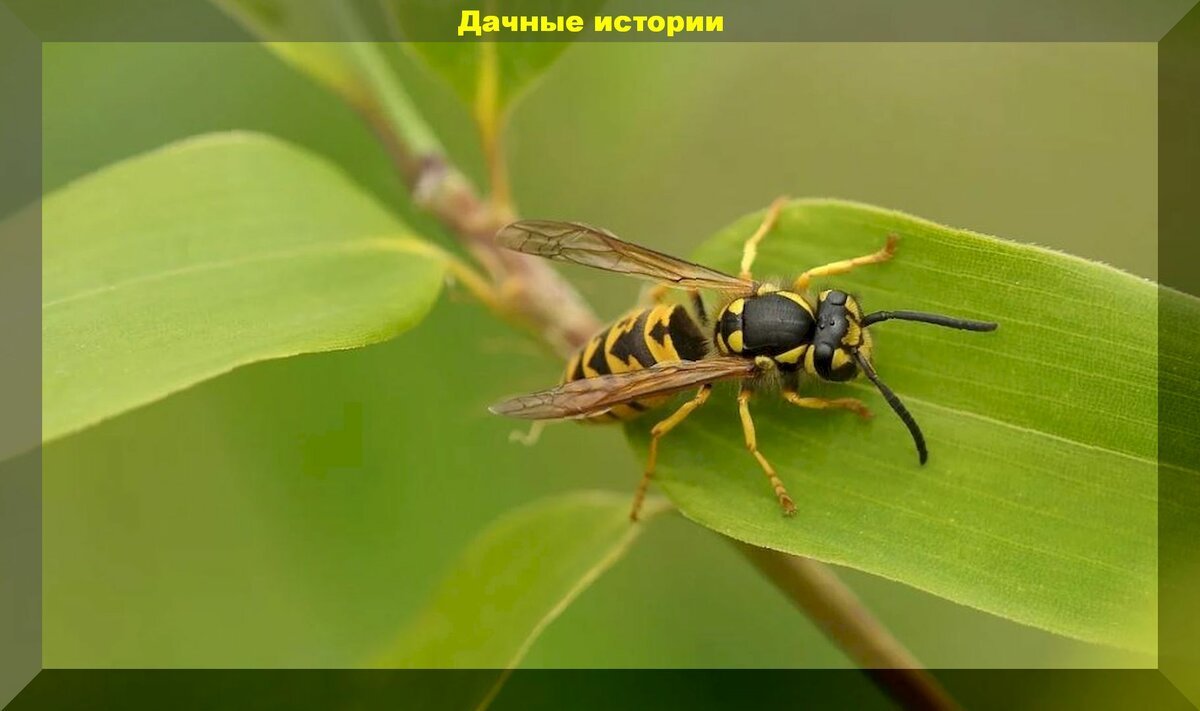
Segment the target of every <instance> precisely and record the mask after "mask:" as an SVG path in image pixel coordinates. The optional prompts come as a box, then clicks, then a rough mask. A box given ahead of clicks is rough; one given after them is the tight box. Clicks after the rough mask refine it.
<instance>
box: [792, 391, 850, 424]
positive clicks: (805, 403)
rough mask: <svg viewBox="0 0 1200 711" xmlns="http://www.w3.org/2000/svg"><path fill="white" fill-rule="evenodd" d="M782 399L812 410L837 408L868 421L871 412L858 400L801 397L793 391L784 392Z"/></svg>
mask: <svg viewBox="0 0 1200 711" xmlns="http://www.w3.org/2000/svg"><path fill="white" fill-rule="evenodd" d="M783 399H784V400H787V401H788V402H790V403H792V404H793V405H797V406H799V407H807V408H811V409H813V410H828V409H830V408H838V409H842V410H850V411H852V412H854V413H855V414H857V415H858V416H859V417H861V418H863V419H864V420H865V419H869V418H870V417H871V410H870V409H868V408H867V405H866V403H864V402H863V401H862V400H859V399H858V398H853V397H839V398H833V399H829V398H823V397H801V396H800V394H799V393H797V392H795V391H793V390H784V391H783Z"/></svg>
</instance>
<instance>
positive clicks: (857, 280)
mask: <svg viewBox="0 0 1200 711" xmlns="http://www.w3.org/2000/svg"><path fill="white" fill-rule="evenodd" d="M760 218H761V216H760V215H753V216H748V217H747V218H745V219H743V220H741V221H739V222H738V223H736V224H735V225H733V226H731V227H730V228H729V229H727V230H724V231H722V232H721V233H719V234H718V235H717V236H716V237H715V238H714V239H712V240H710V241H709V242H707V243H706V244H705V245H704V246H703V247H702V248H701V249H700V250H699V252H698V254H697V255H696V256H697V257H698V261H700V262H701V263H703V264H707V265H711V266H714V267H717V268H721V267H725V268H732V267H733V266H734V265H736V264H737V261H738V258H739V257H740V246H741V241H742V240H744V239H745V237H747V236H748V235H749V234H751V232H752V231H753V229H754V227H755V226H756V225H757V222H758V220H759V219H760ZM890 232H895V233H898V234H900V235H901V237H902V240H901V243H900V247H899V252H898V255H897V258H896V259H895V260H894V261H893V262H890V263H888V264H885V265H879V266H872V267H867V268H863V269H860V270H859V271H856V272H854V273H853V274H851V275H847V276H846V277H842V278H839V279H836V280H829V281H828V283H824V282H822V283H818V284H816V285H814V290H819V289H822V288H826V287H827V286H833V285H838V286H840V287H845V288H849V289H850V290H851V291H853V292H855V293H856V294H858V295H859V296H860V298H861V299H862V300H863V303H864V305H865V306H864V307H865V308H866V309H867V310H868V311H871V310H874V309H916V310H931V311H939V312H944V313H949V314H952V315H955V316H961V317H965V318H977V319H984V320H993V321H998V322H999V323H1000V329H999V330H998V331H997V332H995V333H990V334H973V333H963V332H958V331H950V330H940V329H936V328H933V327H929V326H925V325H921V324H899V323H897V324H891V323H889V324H887V326H881V327H878V328H875V329H873V333H874V334H875V338H876V343H877V348H876V353H877V366H878V369H879V372H880V375H881V376H882V378H883V379H884V381H885V382H887V383H888V384H889V385H890V386H891V387H892V388H893V389H894V390H896V392H897V393H898V394H899V395H900V397H901V398H902V399H903V400H905V402H906V403H907V404H908V405H909V408H910V409H911V410H912V411H913V413H914V414H915V415H916V417H917V419H918V420H919V421H920V422H921V423H922V426H923V428H924V430H925V433H926V436H927V438H928V440H929V446H930V452H931V455H930V461H929V464H928V465H927V466H926V467H924V468H922V467H919V466H918V465H917V463H916V461H915V457H914V455H913V454H912V445H911V442H910V441H909V440H908V436H907V434H906V433H905V431H904V429H903V427H902V426H901V424H900V423H899V422H898V421H897V420H895V418H894V417H893V416H892V414H891V413H890V411H889V410H888V409H887V407H886V405H884V404H883V403H882V401H881V399H880V398H879V397H878V395H877V393H876V392H875V391H874V390H873V389H872V388H871V387H870V385H869V384H865V383H863V382H859V381H856V382H855V383H853V384H848V385H844V386H832V385H826V384H817V385H811V384H806V385H805V386H804V387H805V388H806V389H811V390H814V391H816V392H818V393H830V394H837V395H853V396H856V397H861V398H862V399H864V400H866V401H867V403H868V404H869V405H870V406H871V407H872V408H873V409H874V410H875V412H876V413H877V416H876V418H875V419H874V420H873V421H872V422H870V423H860V422H856V421H854V420H855V419H856V418H852V417H849V416H846V415H839V414H818V413H806V412H802V411H798V410H797V409H796V408H791V407H790V406H789V405H787V404H784V403H781V402H779V401H777V400H776V399H775V398H771V397H766V396H762V397H759V398H757V399H756V400H755V402H754V405H753V411H754V413H755V421H756V423H757V424H758V430H759V431H758V441H759V444H760V446H761V448H762V450H763V452H764V453H765V455H766V456H767V457H768V459H770V460H771V461H772V463H773V464H774V465H775V467H776V469H778V470H779V472H780V476H781V477H782V478H783V480H784V482H785V483H786V484H788V486H789V489H790V490H791V493H792V495H793V498H794V499H796V501H797V505H798V507H799V509H800V510H799V512H798V514H797V516H796V517H795V518H794V519H783V518H782V517H781V516H780V515H779V511H778V508H777V506H776V502H775V500H774V497H773V496H772V495H771V493H770V489H769V488H768V487H767V486H766V484H765V482H764V481H762V474H761V472H760V471H759V470H758V469H757V466H756V465H755V463H754V462H753V460H752V459H750V458H749V457H748V455H747V454H746V452H745V447H744V444H743V442H742V435H741V430H740V428H739V427H738V426H737V424H736V420H735V418H734V416H733V415H732V412H733V406H732V404H731V403H729V402H727V401H726V400H725V399H724V398H720V397H714V399H713V400H714V401H713V402H712V403H710V405H709V406H708V407H706V408H705V409H704V410H702V411H700V412H698V413H697V414H696V415H693V417H692V418H689V420H688V421H687V422H685V423H684V424H683V425H681V426H680V427H679V428H678V429H677V430H676V431H674V432H672V434H671V437H670V438H669V439H668V440H667V441H665V442H664V445H663V447H662V450H661V454H660V458H659V462H660V464H659V477H658V479H659V482H660V484H661V485H662V487H663V489H664V491H665V492H666V493H667V494H668V496H669V497H670V498H671V499H672V500H673V501H674V503H675V504H676V505H677V506H678V507H679V508H680V510H681V512H682V513H684V514H685V515H686V516H688V517H689V518H692V519H693V520H695V521H697V522H699V523H701V524H703V525H705V526H708V527H711V528H714V529H716V530H718V531H720V532H722V533H724V534H726V535H730V536H732V537H734V538H738V539H740V540H743V541H746V542H749V543H752V544H755V545H760V546H764V547H768V548H774V549H777V550H782V551H786V552H789V553H794V554H797V555H804V556H809V557H813V558H817V559H819V560H824V561H828V562H834V563H838V564H842V565H847V566H851V567H855V568H860V569H863V570H866V571H868V572H871V573H874V574H877V575H880V576H883V577H887V578H890V579H893V580H898V581H901V582H904V583H907V584H909V585H913V586H915V587H918V588H921V589H924V590H927V591H930V592H933V593H935V594H938V595H941V596H943V597H947V598H949V599H952V600H955V601H957V602H960V603H962V604H966V605H970V606H973V607H977V608H979V609H983V610H985V611H988V612H991V613H994V614H999V615H1002V616H1005V617H1009V618H1011V619H1014V620H1017V621H1020V622H1024V623H1026V624H1031V625H1035V626H1038V627H1042V628H1044V629H1048V630H1051V631H1054V632H1057V633H1061V634H1065V635H1069V636H1074V637H1077V638H1081V639H1085V640H1089V641H1095V642H1101V643H1106V644H1113V645H1117V646H1125V647H1130V648H1134V649H1139V650H1152V649H1153V648H1154V640H1155V629H1154V627H1155V624H1154V620H1155V616H1156V610H1155V602H1156V580H1155V576H1156V569H1157V549H1156V541H1157V538H1156V534H1157V530H1156V522H1157V508H1156V503H1157V491H1156V487H1155V460H1154V452H1155V448H1156V445H1157V441H1156V439H1157V432H1156V423H1157V412H1156V405H1155V401H1156V398H1155V393H1156V370H1155V363H1154V360H1155V359H1154V350H1153V349H1154V344H1155V342H1156V334H1155V331H1156V326H1157V322H1156V308H1155V306H1156V290H1155V286H1154V285H1153V284H1152V283H1150V282H1147V281H1144V280H1141V279H1137V278H1136V277H1132V276H1130V275H1127V274H1123V273H1121V272H1118V271H1116V270H1113V269H1110V268H1108V267H1104V266H1103V265H1098V264H1093V263H1089V262H1086V261H1084V260H1080V259H1077V258H1074V257H1069V256H1067V255H1061V254H1057V253H1053V252H1050V251H1048V250H1042V249H1040V248H1034V247H1027V246H1021V245H1014V244H1010V243H1007V242H1002V241H1000V240H995V239H992V238H988V237H985V236H982V235H976V234H973V233H969V232H966V231H963V230H953V229H950V228H946V227H942V226H939V225H935V224H933V223H929V222H926V221H924V220H919V219H917V218H912V217H909V216H907V215H902V214H899V213H894V212H890V211H886V210H881V209H879V208H873V207H869V206H865V205H859V204H854V203H845V202H840V201H831V200H809V201H798V202H795V203H792V204H791V205H790V206H789V207H788V208H787V209H786V210H785V212H784V214H783V216H782V217H781V220H780V223H779V226H778V227H777V228H776V230H775V231H773V232H772V233H771V234H770V235H768V236H767V238H766V240H765V241H764V242H763V243H762V245H761V247H760V258H759V262H758V264H757V265H756V275H757V276H760V277H761V276H765V275H769V274H782V275H789V276H790V275H794V274H795V273H796V272H798V271H800V270H802V269H803V268H805V267H808V266H814V265H817V264H822V263H825V262H828V261H833V260H836V259H843V258H846V257H850V256H855V255H858V254H866V253H869V252H873V251H874V250H875V249H878V247H879V246H880V244H882V242H883V239H884V237H885V236H886V235H887V234H888V233H890ZM1130 314H1134V317H1133V318H1130V317H1129V316H1130ZM714 405H715V407H714ZM789 408H790V409H789ZM722 409H724V410H725V412H721V411H720V410H722ZM650 419H656V418H650ZM646 424H647V425H648V424H652V422H647V423H646ZM630 430H631V433H632V435H633V438H634V441H635V443H636V444H637V445H638V446H639V447H640V448H643V451H644V446H645V442H646V432H645V426H642V425H638V426H635V427H632V428H630Z"/></svg>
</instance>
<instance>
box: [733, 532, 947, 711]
mask: <svg viewBox="0 0 1200 711" xmlns="http://www.w3.org/2000/svg"><path fill="white" fill-rule="evenodd" d="M729 540H730V541H731V542H733V543H734V545H735V546H736V547H737V549H738V550H739V551H740V552H741V553H742V555H744V556H746V559H747V560H749V561H750V562H751V563H752V564H753V565H754V567H756V568H758V570H759V572H761V573H762V574H763V575H765V576H766V577H767V579H768V580H770V581H771V582H772V583H774V584H775V587H777V588H779V591H780V592H782V593H783V594H784V595H786V596H787V597H788V599H790V600H791V601H792V603H793V604H794V605H795V606H796V607H798V608H800V610H802V611H803V612H804V614H805V615H807V616H808V618H809V619H810V620H812V621H813V622H814V623H815V624H816V625H817V626H818V627H820V628H821V631H822V632H824V633H825V636H826V637H828V638H829V639H830V640H832V641H833V642H834V643H835V644H837V645H838V646H839V647H841V648H842V651H843V652H845V653H846V656H848V657H850V658H851V659H853V660H854V662H855V664H857V665H858V666H859V667H860V668H861V669H862V670H863V671H864V672H866V673H867V674H868V675H869V676H870V677H871V679H872V681H874V682H875V684H876V685H877V686H879V688H880V689H882V690H883V691H884V692H885V693H887V694H888V695H889V696H891V697H892V699H894V700H895V701H896V702H897V703H899V704H900V705H902V706H903V707H904V708H906V709H930V710H933V711H952V710H954V709H958V708H959V707H958V704H956V703H955V702H954V699H952V698H951V697H950V695H949V694H948V693H947V692H946V690H945V689H943V688H942V686H941V685H940V684H939V683H938V681H937V679H935V678H934V677H933V675H932V674H930V673H929V672H928V671H926V670H925V669H924V668H922V666H921V664H920V662H918V661H917V659H916V657H914V656H913V655H912V654H911V653H910V652H909V651H908V649H906V648H905V647H904V645H902V644H901V643H900V641H899V640H897V639H896V638H895V637H893V636H892V634H891V633H890V632H888V630H887V628H886V627H884V626H883V625H882V624H881V623H880V622H879V620H877V619H875V617H874V616H873V615H872V614H871V612H870V611H869V610H868V609H867V608H866V606H864V605H863V604H862V602H861V601H860V600H859V599H858V596H856V595H855V594H854V592H853V591H852V590H850V588H848V587H847V586H846V584H845V583H843V582H842V581H841V579H840V578H838V577H837V574H835V573H834V572H833V569H832V568H830V567H829V566H827V565H825V564H823V563H819V562H817V561H815V560H812V559H811V558H800V557H798V556H793V555H788V554H786V553H781V552H779V551H773V550H768V549H766V548H759V547H757V546H752V545H750V544H748V543H742V542H741V541H733V539H729Z"/></svg>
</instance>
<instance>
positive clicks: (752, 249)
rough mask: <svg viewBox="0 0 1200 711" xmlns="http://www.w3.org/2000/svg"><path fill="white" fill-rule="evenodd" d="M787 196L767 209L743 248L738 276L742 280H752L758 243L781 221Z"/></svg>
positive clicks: (778, 199)
mask: <svg viewBox="0 0 1200 711" xmlns="http://www.w3.org/2000/svg"><path fill="white" fill-rule="evenodd" d="M787 200H788V199H787V196H786V195H781V196H779V197H777V198H775V202H773V203H771V207H769V208H767V214H766V216H765V217H763V221H762V224H760V225H759V226H758V229H757V230H755V231H754V234H753V235H751V236H750V239H748V240H746V244H745V245H743V246H742V271H741V273H740V274H739V275H738V276H739V277H741V278H742V279H752V278H753V277H751V276H750V274H751V272H750V268H751V267H753V266H754V258H755V257H757V256H758V243H759V242H762V238H763V237H766V236H767V233H768V232H770V231H771V228H772V227H774V226H775V223H776V222H777V221H778V220H779V213H780V212H781V211H782V210H783V206H784V205H785V204H787Z"/></svg>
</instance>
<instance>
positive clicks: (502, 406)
mask: <svg viewBox="0 0 1200 711" xmlns="http://www.w3.org/2000/svg"><path fill="white" fill-rule="evenodd" d="M757 373H758V367H757V366H755V365H754V361H752V360H748V359H745V358H706V359H704V360H685V361H675V362H672V363H659V364H657V365H655V366H653V367H650V368H647V369H645V370H637V371H634V372H632V373H617V374H613V375H601V376H598V377H595V378H584V379H582V380H572V381H571V382H569V383H564V384H562V385H559V386H558V387H556V388H550V389H549V390H542V391H540V392H536V393H531V394H529V395H521V396H519V397H514V398H511V399H509V400H505V401H503V402H500V403H497V404H495V405H492V406H491V407H490V408H488V409H489V410H491V411H492V412H493V413H495V414H497V415H507V416H509V417H519V418H521V419H525V420H570V419H579V418H582V417H591V416H593V415H600V414H603V413H604V412H607V411H608V410H610V409H612V408H613V407H615V406H616V405H623V404H625V403H629V402H633V401H634V400H640V399H642V398H649V397H654V396H656V395H671V394H674V393H677V392H680V391H682V390H687V389H689V388H693V387H696V386H698V385H704V384H706V383H712V382H716V381H718V380H728V379H731V378H749V377H752V376H754V375H755V374H757Z"/></svg>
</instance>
